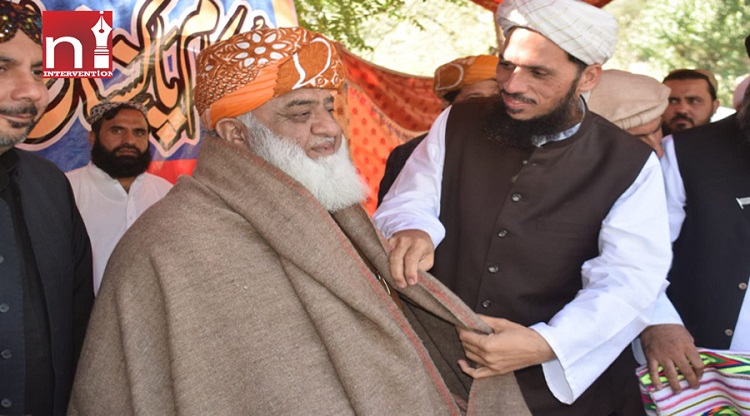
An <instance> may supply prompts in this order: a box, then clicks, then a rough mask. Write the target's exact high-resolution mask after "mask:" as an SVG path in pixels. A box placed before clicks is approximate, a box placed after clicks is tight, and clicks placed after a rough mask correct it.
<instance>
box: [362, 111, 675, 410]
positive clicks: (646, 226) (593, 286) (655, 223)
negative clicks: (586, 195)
mask: <svg viewBox="0 0 750 416" xmlns="http://www.w3.org/2000/svg"><path fill="white" fill-rule="evenodd" d="M449 112H450V108H449V109H447V110H446V111H444V112H443V113H442V114H441V115H440V116H439V117H438V118H437V120H436V121H435V123H434V124H433V126H432V129H431V130H430V133H429V134H428V135H427V137H426V138H425V140H424V141H423V142H422V143H420V144H419V146H417V148H416V149H415V150H414V153H413V154H412V156H411V157H410V158H409V159H408V161H407V162H406V165H405V166H404V169H403V170H402V171H401V174H400V175H399V177H398V178H397V179H396V181H395V183H394V184H393V186H392V187H391V190H390V191H389V193H388V194H387V195H386V196H385V198H384V200H383V203H382V205H381V206H380V208H378V210H377V211H376V212H375V215H374V218H373V219H374V222H375V224H376V225H377V226H378V227H379V228H380V230H381V231H382V232H383V234H384V235H385V236H386V237H388V238H390V237H391V236H392V235H393V234H394V233H395V232H397V231H400V230H407V229H419V230H423V231H425V232H427V233H428V234H429V235H430V237H431V238H432V241H433V243H434V244H435V246H436V247H437V245H438V244H440V242H441V241H442V239H443V237H444V236H445V229H444V227H443V226H442V224H441V223H440V220H439V215H440V193H441V189H442V188H441V186H442V175H443V164H444V161H445V127H446V123H447V120H448V114H449ZM664 201H665V194H664V181H663V177H662V172H661V168H660V166H659V161H658V158H657V157H656V155H655V154H652V155H651V156H650V157H649V159H648V160H647V162H646V163H645V165H644V167H643V169H642V170H641V172H640V174H639V175H638V177H637V178H636V179H635V181H634V182H633V184H632V185H631V186H630V188H629V189H627V190H626V191H625V192H624V193H623V194H622V195H621V196H620V197H619V198H618V200H617V201H616V202H615V204H614V205H613V207H612V209H611V210H610V212H609V214H608V215H607V217H606V218H605V219H604V221H603V222H602V227H601V231H600V234H599V250H600V255H599V256H598V257H595V258H593V259H591V260H589V261H586V262H585V263H584V264H583V265H582V268H581V280H582V284H583V288H582V289H581V291H580V292H579V293H578V295H577V296H576V298H575V299H573V300H572V301H570V302H569V303H568V304H567V305H566V306H565V307H564V308H563V309H562V310H560V311H559V312H558V313H557V314H556V315H555V316H553V317H552V319H551V320H550V321H549V322H546V323H545V322H540V323H537V324H535V325H532V326H531V328H532V329H534V330H535V331H537V332H538V333H539V334H540V335H542V337H544V339H545V340H546V341H547V343H548V344H549V345H550V346H551V347H552V349H553V350H554V352H555V354H556V356H557V358H556V359H555V360H552V361H549V362H546V363H543V364H542V368H543V371H544V375H545V379H546V381H547V385H548V387H549V388H550V390H551V391H552V393H553V394H554V395H555V397H556V398H557V399H558V400H560V401H561V402H563V403H568V404H569V403H572V402H573V401H575V400H576V399H577V398H578V397H579V396H580V395H581V394H582V393H583V392H584V391H585V390H586V389H587V388H588V387H589V386H590V385H591V384H592V383H593V382H594V381H595V380H596V379H597V378H598V377H599V375H601V373H602V372H604V370H606V368H607V367H608V366H609V365H610V364H611V363H612V362H613V361H614V360H615V359H616V358H617V356H618V355H619V354H620V353H621V352H622V350H623V349H625V348H626V347H627V346H628V345H629V344H630V342H631V341H632V340H633V339H634V338H636V337H637V336H638V335H639V334H640V332H641V331H642V330H643V329H644V328H645V327H646V325H647V324H648V322H649V319H650V316H651V313H652V311H653V305H654V303H655V300H656V298H657V296H658V294H659V293H660V292H663V291H664V289H665V288H666V286H667V281H666V275H667V271H668V270H669V265H670V263H671V259H672V251H671V246H670V241H669V229H668V228H669V227H668V219H667V208H666V204H665V203H664ZM634 282H637V284H634ZM623 303H624V304H626V305H628V308H622V305H623Z"/></svg>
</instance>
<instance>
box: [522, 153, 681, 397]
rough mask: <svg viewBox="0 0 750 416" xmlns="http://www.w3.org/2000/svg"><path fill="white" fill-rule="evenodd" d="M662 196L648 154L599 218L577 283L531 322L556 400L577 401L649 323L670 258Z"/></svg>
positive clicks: (658, 174) (659, 175)
mask: <svg viewBox="0 0 750 416" xmlns="http://www.w3.org/2000/svg"><path fill="white" fill-rule="evenodd" d="M664 201H665V193H664V180H663V177H662V172H661V168H660V166H659V161H658V159H657V157H656V155H655V154H652V155H651V156H650V157H649V159H648V160H647V162H646V163H645V165H644V167H643V169H642V170H641V172H640V174H639V175H638V177H637V178H636V180H635V181H634V182H633V184H632V185H631V186H630V187H629V188H628V189H627V190H626V191H625V192H624V193H623V194H622V195H621V196H620V197H619V198H618V200H617V201H616V202H615V204H614V205H613V206H612V208H611V210H610V212H609V214H608V215H607V217H606V218H605V219H604V221H603V222H602V227H601V231H600V233H599V253H600V254H599V256H597V257H595V258H593V259H591V260H588V261H586V262H585V263H584V264H583V266H582V270H581V278H582V283H583V287H582V289H581V290H580V291H579V292H578V294H577V295H576V297H575V299H573V300H572V301H571V302H569V303H568V304H567V305H566V306H565V307H564V308H563V309H562V310H560V311H559V312H558V313H557V314H555V316H553V317H552V319H551V320H550V321H549V323H546V324H545V323H538V324H535V325H533V326H532V327H531V328H532V329H534V330H536V331H537V332H538V333H539V334H541V335H542V336H543V337H544V339H545V340H546V341H547V342H548V343H549V345H550V346H551V347H552V349H553V350H554V352H555V354H556V356H557V358H556V359H555V360H552V361H549V362H546V363H543V364H542V368H543V370H544V375H545V379H546V381H547V385H548V386H549V388H550V390H551V391H552V393H553V394H554V395H555V397H556V398H557V399H558V400H560V401H561V402H563V403H572V402H573V401H575V400H576V399H577V398H578V397H579V396H580V395H581V394H582V393H583V392H584V391H585V390H586V389H587V388H588V387H589V386H590V385H591V384H592V383H593V382H594V381H595V380H596V379H597V378H598V377H599V376H600V375H601V374H602V373H603V372H604V370H605V369H606V368H607V367H608V366H609V365H610V364H611V363H612V362H613V361H614V360H615V359H616V358H617V357H618V356H619V355H620V353H621V352H622V350H623V349H625V348H626V347H628V345H629V344H630V343H631V341H633V339H635V338H636V337H637V336H638V334H640V332H641V331H642V330H643V329H644V328H645V327H646V326H647V325H648V322H649V319H650V318H651V314H652V311H653V308H654V303H655V302H656V299H657V297H658V296H659V294H660V293H662V292H663V290H664V288H665V287H666V285H667V281H666V276H667V272H668V270H669V266H670V263H671V259H672V250H671V246H670V240H669V225H668V218H667V207H666V204H665V203H664Z"/></svg>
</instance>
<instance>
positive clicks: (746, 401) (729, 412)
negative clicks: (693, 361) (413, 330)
mask: <svg viewBox="0 0 750 416" xmlns="http://www.w3.org/2000/svg"><path fill="white" fill-rule="evenodd" d="M700 355H701V359H702V360H703V364H704V365H705V371H704V373H703V377H702V378H701V384H700V387H699V388H698V389H697V390H696V389H691V388H690V387H689V386H688V384H687V381H685V380H684V379H681V380H680V385H681V386H682V392H681V393H680V394H674V393H673V392H672V389H671V388H669V384H668V382H667V378H666V377H665V376H664V373H663V371H662V372H660V373H659V376H660V377H661V381H662V383H663V384H664V385H665V386H666V387H665V388H663V389H661V390H659V391H656V390H655V388H654V387H653V385H652V382H651V376H650V375H649V373H648V367H646V366H645V365H644V366H641V367H639V368H638V369H637V370H636V375H637V377H638V380H639V382H640V388H641V398H642V399H643V406H644V407H645V409H646V414H648V415H649V416H653V415H665V416H666V415H670V416H673V415H674V416H677V415H679V416H688V415H690V416H697V415H701V416H713V415H721V416H735V415H736V416H739V415H748V414H750V353H748V352H733V351H720V350H708V349H701V350H700ZM680 377H682V376H680Z"/></svg>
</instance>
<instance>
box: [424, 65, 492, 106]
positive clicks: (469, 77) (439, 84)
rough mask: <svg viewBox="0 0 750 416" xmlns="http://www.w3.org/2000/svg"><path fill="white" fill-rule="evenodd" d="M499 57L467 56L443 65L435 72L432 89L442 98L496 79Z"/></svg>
mask: <svg viewBox="0 0 750 416" xmlns="http://www.w3.org/2000/svg"><path fill="white" fill-rule="evenodd" d="M497 61H498V58H497V56H491V55H478V56H466V57H463V58H458V59H456V60H453V61H450V62H448V63H447V64H444V65H441V66H439V67H438V69H436V70H435V78H434V80H433V84H432V89H433V91H435V95H437V96H438V97H440V98H443V97H445V95H446V94H448V93H449V92H452V91H457V90H460V89H461V88H463V87H466V86H469V85H472V84H475V83H477V82H479V81H484V80H485V79H494V78H495V70H496V68H497Z"/></svg>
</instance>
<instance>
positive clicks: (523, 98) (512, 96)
mask: <svg viewBox="0 0 750 416" xmlns="http://www.w3.org/2000/svg"><path fill="white" fill-rule="evenodd" d="M500 93H501V94H502V95H504V96H505V97H507V98H510V99H513V100H515V101H520V102H522V103H526V104H536V100H534V99H532V98H529V97H526V96H525V95H523V94H518V93H515V94H513V93H509V92H508V91H505V90H502V91H500Z"/></svg>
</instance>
